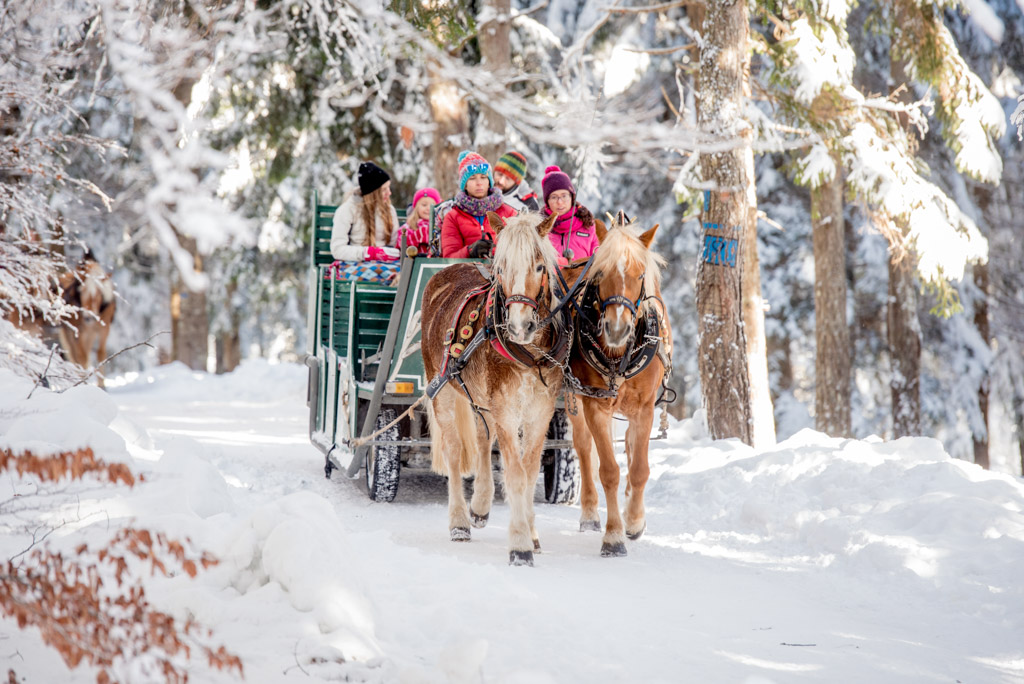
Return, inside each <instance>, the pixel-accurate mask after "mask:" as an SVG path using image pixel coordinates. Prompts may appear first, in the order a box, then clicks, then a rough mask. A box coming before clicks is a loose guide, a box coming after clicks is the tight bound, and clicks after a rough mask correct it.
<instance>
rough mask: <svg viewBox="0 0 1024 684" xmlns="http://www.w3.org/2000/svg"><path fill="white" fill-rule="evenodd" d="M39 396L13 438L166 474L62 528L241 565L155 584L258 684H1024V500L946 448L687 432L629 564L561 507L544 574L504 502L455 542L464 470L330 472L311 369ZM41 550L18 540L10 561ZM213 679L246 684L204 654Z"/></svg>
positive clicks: (155, 593)
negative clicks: (126, 534) (451, 473)
mask: <svg viewBox="0 0 1024 684" xmlns="http://www.w3.org/2000/svg"><path fill="white" fill-rule="evenodd" d="M30 389H31V384H30V383H27V382H25V381H23V380H21V379H18V378H16V377H15V376H14V375H12V374H10V373H9V372H7V371H0V447H10V448H14V449H16V450H20V449H22V448H32V449H34V450H36V451H51V450H54V449H57V448H62V447H78V446H84V445H91V446H92V447H93V448H94V449H95V450H96V451H97V452H98V453H99V455H101V456H102V457H104V458H106V459H107V460H113V461H127V462H130V463H131V464H132V467H133V469H134V470H135V471H136V472H141V473H144V474H145V477H146V479H145V481H144V482H142V483H140V484H138V485H136V486H135V487H134V488H132V489H126V488H124V487H119V488H114V487H103V488H96V487H89V488H81V489H79V490H77V491H76V492H75V494H74V497H73V499H72V500H63V499H61V498H60V497H56V496H52V497H45V498H44V500H43V501H42V502H41V506H42V510H39V511H37V513H38V516H39V517H40V518H42V519H45V520H47V521H48V522H50V523H51V524H52V523H54V522H56V521H61V520H63V521H67V523H66V524H64V525H63V526H61V527H59V528H58V529H57V530H56V531H55V532H54V533H53V534H52V535H51V536H50V537H49V540H48V541H49V542H50V543H51V544H52V545H54V546H55V547H59V548H70V547H72V546H75V545H77V544H78V543H80V542H81V541H83V540H90V539H94V538H96V537H97V536H101V535H102V534H103V533H104V532H105V533H109V530H110V529H111V527H114V526H116V525H120V524H123V523H126V522H127V521H129V520H131V521H133V522H134V524H135V525H139V526H144V527H149V528H151V529H158V530H164V531H166V532H169V533H171V534H172V535H174V536H177V537H188V538H189V539H190V540H191V542H192V548H194V549H206V550H208V551H210V552H212V553H214V554H215V555H216V556H218V557H219V558H220V559H221V562H220V564H219V565H217V566H215V567H213V568H211V569H209V570H207V571H205V572H201V573H200V574H199V575H198V576H197V577H196V579H189V578H188V577H187V576H178V577H171V578H163V577H160V576H157V577H153V578H148V579H147V580H146V581H147V592H148V593H149V596H150V600H151V601H152V602H153V603H154V604H155V605H156V607H157V608H159V609H162V610H166V611H169V612H171V613H172V614H174V615H175V616H176V617H179V618H182V619H184V618H186V617H188V616H193V617H195V618H196V619H197V620H198V621H199V622H201V623H202V624H203V625H205V626H207V627H209V628H211V629H212V630H213V636H212V639H211V643H214V644H223V645H224V646H225V647H226V648H227V649H228V650H229V651H231V652H233V653H235V654H238V655H239V656H241V657H242V660H243V662H244V667H245V681H247V682H255V683H277V682H308V681H353V682H362V681H367V682H401V683H409V684H413V683H415V684H420V683H428V682H430V683H433V682H438V683H440V682H488V683H498V682H504V683H508V684H512V683H516V684H519V683H524V684H525V683H535V682H536V683H546V682H559V683H573V682H580V683H583V682H586V683H593V682H598V683H601V682H714V683H720V682H737V683H743V684H764V683H765V682H775V683H777V684H783V683H788V682H828V683H830V684H834V683H837V682H856V683H857V684H863V683H866V682H898V683H901V684H902V683H905V682H948V683H950V684H954V683H956V682H964V683H967V682H970V683H1000V682H1005V683H1007V684H1009V683H1011V682H1014V683H1019V682H1022V681H1024V581H1022V579H1021V576H1020V567H1021V566H1020V565H1018V564H1019V563H1021V562H1022V561H1024V515H1022V509H1024V486H1022V482H1021V480H1020V479H1019V478H1016V477H1013V476H1010V475H1005V474H994V473H988V472H985V471H983V470H981V469H979V468H977V467H975V466H974V465H972V464H968V463H965V462H962V461H956V460H952V459H950V458H949V457H948V456H947V455H946V454H945V453H944V452H943V449H942V447H941V445H940V444H939V443H938V442H937V441H935V440H932V439H927V438H916V439H902V440H898V441H895V442H888V443H887V442H881V441H878V440H861V441H853V440H839V439H829V438H827V437H824V436H823V435H821V434H818V433H814V432H810V431H804V432H801V433H798V434H797V435H796V436H794V437H793V438H791V439H789V440H787V441H786V442H784V443H782V444H779V445H778V446H777V447H775V448H773V449H770V450H767V451H764V452H754V451H753V450H751V449H749V448H747V447H746V446H744V445H742V444H740V443H738V442H736V441H720V442H714V441H711V440H710V439H708V438H707V437H706V435H705V433H704V430H703V429H702V427H701V426H700V423H699V421H697V420H689V421H683V422H680V423H673V424H672V427H671V430H670V433H669V437H668V439H667V440H665V441H663V442H655V443H653V444H652V451H651V482H650V484H649V485H648V488H647V492H648V496H647V504H648V529H647V533H646V534H645V535H644V536H643V537H642V538H641V539H640V540H639V541H636V542H630V543H629V547H628V548H629V555H628V556H627V557H625V558H602V557H600V555H599V548H600V535H599V534H597V533H592V532H590V533H580V532H579V531H578V522H577V521H578V516H579V511H578V509H577V508H576V507H569V506H552V505H546V504H540V503H538V505H537V527H538V530H539V532H540V535H541V541H542V544H543V549H544V550H543V553H542V554H540V555H539V556H537V558H536V566H535V567H533V568H524V567H510V566H509V565H508V564H507V559H508V554H507V551H506V541H507V531H506V525H507V522H508V509H507V508H506V507H505V505H504V504H503V503H502V502H501V500H500V496H499V499H498V502H497V504H496V506H495V508H494V510H493V512H492V515H491V522H490V525H489V526H488V527H487V528H485V529H483V530H473V541H472V542H471V543H469V544H453V543H451V542H450V541H448V530H447V499H446V493H445V487H444V484H443V481H442V480H441V478H439V477H437V476H435V475H431V474H429V473H427V472H425V471H415V472H414V471H406V472H403V475H402V484H401V487H400V489H399V495H398V499H397V500H396V501H395V502H394V503H391V504H376V503H372V502H370V501H369V499H368V498H367V496H366V494H365V489H364V487H363V484H362V480H361V479H358V480H347V479H345V478H343V477H342V476H340V475H339V474H337V473H335V475H334V477H333V479H332V480H330V481H329V480H326V479H325V478H324V476H323V459H322V457H321V455H320V453H319V452H318V451H317V450H316V449H315V448H313V447H312V446H311V445H310V444H309V442H308V440H307V437H306V426H307V415H306V407H305V403H304V401H305V400H304V397H305V372H304V368H303V367H301V366H295V365H269V364H267V363H265V362H258V361H253V362H247V363H245V364H244V365H243V366H242V367H241V368H240V369H239V370H238V371H236V372H235V373H232V374H229V375H226V376H211V375H206V374H202V373H193V372H191V371H188V370H186V369H184V368H183V367H181V366H178V365H171V366H165V367H162V368H159V369H157V370H154V371H152V372H151V373H148V374H144V375H139V376H135V377H126V378H122V379H120V380H115V381H114V382H111V383H109V393H107V394H104V393H103V392H102V391H100V390H98V389H96V388H92V387H79V388H75V389H73V390H71V391H69V392H66V393H64V394H59V395H58V394H52V393H50V392H48V391H45V390H39V389H37V390H36V391H35V393H34V394H33V396H32V399H31V400H26V399H25V397H26V396H27V395H28V394H29V391H30ZM0 487H2V488H3V493H2V494H0V502H3V501H9V500H10V498H11V494H12V493H13V492H19V493H21V492H24V491H26V490H25V487H26V484H25V483H21V482H19V481H18V480H17V479H15V478H12V477H11V476H9V475H4V476H3V478H2V479H0ZM3 505H4V504H2V503H0V514H2V513H3V512H4V508H3ZM3 522H4V524H6V525H9V524H10V523H11V521H10V520H5V521H3ZM25 545H26V539H25V538H24V537H23V536H18V535H11V534H8V535H7V536H5V537H2V538H0V552H2V554H0V555H2V558H3V559H6V558H8V557H9V556H11V555H13V554H14V553H17V552H18V551H20V550H22V549H23V548H24V547H25ZM0 658H2V664H3V665H5V666H6V668H11V669H14V670H15V671H16V672H17V673H18V676H19V677H20V678H23V679H19V681H25V682H32V683H35V682H92V681H95V672H94V671H90V670H89V669H88V668H80V669H77V670H74V671H68V670H67V669H66V668H65V666H64V665H63V663H62V662H61V661H60V659H59V657H58V656H57V655H56V652H54V651H52V650H50V649H48V648H47V647H46V646H44V645H43V644H42V641H41V639H40V638H39V636H38V634H36V633H32V632H22V631H19V630H18V628H17V627H16V625H15V624H14V623H13V622H12V621H11V620H9V619H4V620H3V621H2V622H0ZM6 668H5V669H6ZM122 672H124V673H126V674H125V675H124V676H125V681H154V680H145V679H143V678H142V676H141V675H139V674H138V672H139V669H138V668H134V669H133V668H132V667H131V666H130V665H125V667H124V668H122ZM190 674H191V677H192V681H196V682H226V681H237V678H236V677H234V676H231V675H228V674H226V673H221V672H217V671H211V670H210V669H209V668H208V667H207V666H206V665H205V664H204V663H202V662H200V661H199V660H198V659H197V660H196V661H195V662H193V663H192V665H191V666H190Z"/></svg>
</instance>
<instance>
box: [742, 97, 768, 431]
mask: <svg viewBox="0 0 1024 684" xmlns="http://www.w3.org/2000/svg"><path fill="white" fill-rule="evenodd" d="M744 81H745V83H746V80H744ZM744 95H745V96H747V97H749V95H750V93H749V90H748V89H746V88H745V92H744ZM742 154H743V156H744V157H745V162H744V163H745V165H746V168H747V173H746V179H747V193H746V194H747V220H746V222H745V224H744V226H743V240H742V242H741V245H742V246H743V259H742V262H743V276H742V278H741V279H740V287H742V288H743V329H744V334H745V336H746V338H747V373H748V375H749V376H750V408H751V414H752V418H753V423H752V424H751V430H752V432H751V437H752V439H753V445H754V447H756V448H765V447H770V446H774V445H775V411H774V409H773V407H772V391H771V385H770V384H769V382H768V340H767V338H766V336H765V329H764V308H765V302H764V298H763V297H761V259H760V258H759V257H758V255H757V192H756V189H755V187H754V180H755V177H754V151H753V149H751V148H750V147H744V148H743V150H742Z"/></svg>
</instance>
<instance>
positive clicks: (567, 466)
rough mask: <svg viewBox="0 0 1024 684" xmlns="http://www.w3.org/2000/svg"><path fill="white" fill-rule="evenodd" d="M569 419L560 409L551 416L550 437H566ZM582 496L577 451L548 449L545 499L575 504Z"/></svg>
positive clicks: (546, 453)
mask: <svg viewBox="0 0 1024 684" xmlns="http://www.w3.org/2000/svg"><path fill="white" fill-rule="evenodd" d="M568 432H569V430H568V421H567V420H566V418H565V411H564V410H562V409H559V410H557V411H555V414H554V415H553V416H551V423H550V425H548V439H566V435H567V434H568ZM579 498H580V462H579V459H578V458H577V457H576V452H575V451H574V450H573V449H572V447H569V448H567V449H548V450H547V451H546V452H545V454H544V500H545V501H547V502H548V503H555V504H574V503H576V502H577V501H578V500H579Z"/></svg>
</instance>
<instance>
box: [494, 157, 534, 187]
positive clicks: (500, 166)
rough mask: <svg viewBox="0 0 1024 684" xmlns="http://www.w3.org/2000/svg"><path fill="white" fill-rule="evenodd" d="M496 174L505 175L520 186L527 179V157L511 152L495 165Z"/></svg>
mask: <svg viewBox="0 0 1024 684" xmlns="http://www.w3.org/2000/svg"><path fill="white" fill-rule="evenodd" d="M494 173H503V174H505V175H506V176H508V177H509V178H511V179H512V180H513V181H515V183H516V185H519V184H520V183H522V182H523V178H525V177H526V157H524V156H523V155H521V154H519V153H518V152H513V151H511V150H510V151H508V152H506V153H505V154H503V155H501V158H500V159H498V163H497V164H495V165H494Z"/></svg>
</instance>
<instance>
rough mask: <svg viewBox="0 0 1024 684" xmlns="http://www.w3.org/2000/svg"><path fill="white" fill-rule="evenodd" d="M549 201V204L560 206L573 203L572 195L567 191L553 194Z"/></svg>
mask: <svg viewBox="0 0 1024 684" xmlns="http://www.w3.org/2000/svg"><path fill="white" fill-rule="evenodd" d="M548 201H549V202H557V203H559V204H562V203H563V202H571V201H572V195H570V194H569V193H567V192H565V191H562V192H557V193H552V194H551V195H549V196H548Z"/></svg>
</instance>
